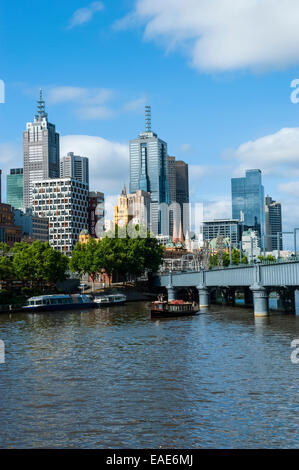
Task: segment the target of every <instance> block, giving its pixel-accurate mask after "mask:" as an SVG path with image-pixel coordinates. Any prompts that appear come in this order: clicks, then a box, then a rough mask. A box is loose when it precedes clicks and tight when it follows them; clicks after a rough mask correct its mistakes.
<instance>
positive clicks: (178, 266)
mask: <svg viewBox="0 0 299 470" xmlns="http://www.w3.org/2000/svg"><path fill="white" fill-rule="evenodd" d="M298 261H299V256H296V257H295V256H291V257H289V258H280V259H277V260H275V261H271V260H262V261H260V260H259V261H256V262H251V263H246V264H245V263H240V264H231V265H229V266H223V267H219V266H216V265H215V266H213V265H211V266H210V269H209V271H218V270H219V269H221V270H224V269H240V268H246V267H248V266H255V265H257V264H259V265H260V266H273V265H278V264H289V263H296V262H298ZM201 269H202V264H201V262H200V261H198V260H191V261H189V260H185V259H184V260H181V259H167V260H164V263H163V264H162V266H161V267H160V269H159V271H158V273H159V274H166V273H169V272H198V271H200V270H201Z"/></svg>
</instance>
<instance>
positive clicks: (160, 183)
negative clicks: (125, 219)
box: [130, 106, 170, 234]
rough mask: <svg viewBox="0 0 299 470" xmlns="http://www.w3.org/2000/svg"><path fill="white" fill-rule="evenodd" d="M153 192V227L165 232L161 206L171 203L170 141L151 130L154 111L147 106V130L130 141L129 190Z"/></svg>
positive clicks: (133, 191)
mask: <svg viewBox="0 0 299 470" xmlns="http://www.w3.org/2000/svg"><path fill="white" fill-rule="evenodd" d="M138 190H142V191H145V192H149V193H150V194H151V229H152V231H153V232H154V233H155V234H159V233H161V231H162V222H164V221H162V220H161V211H160V205H161V204H163V203H166V204H169V202H170V197H169V182H168V153H167V143H166V142H164V141H163V140H161V139H159V138H158V136H157V134H155V133H154V132H152V130H151V110H150V107H149V106H146V119H145V132H143V133H141V134H140V135H139V137H138V138H137V139H134V140H131V142H130V193H135V192H136V191H138Z"/></svg>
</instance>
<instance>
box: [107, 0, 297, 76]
mask: <svg viewBox="0 0 299 470" xmlns="http://www.w3.org/2000/svg"><path fill="white" fill-rule="evenodd" d="M139 23H141V24H144V25H145V33H144V34H145V38H146V39H148V40H156V41H157V42H158V43H159V44H161V43H163V44H164V45H165V47H166V49H167V50H169V49H180V50H182V51H183V52H184V53H185V54H187V55H188V57H189V59H190V62H191V65H192V66H193V67H195V68H197V69H198V70H204V71H228V70H234V69H243V68H251V69H265V68H280V67H285V66H287V65H294V64H295V65H296V64H298V63H299V52H298V46H297V45H298V41H299V28H298V23H299V2H298V1H297V0H284V1H283V2H282V1H281V0H238V1H236V0H213V1H211V0H184V1H182V0H135V9H134V11H133V12H132V13H130V14H129V15H128V16H127V17H126V18H124V19H123V20H120V21H118V22H117V23H116V27H117V28H127V27H129V26H132V25H135V24H139Z"/></svg>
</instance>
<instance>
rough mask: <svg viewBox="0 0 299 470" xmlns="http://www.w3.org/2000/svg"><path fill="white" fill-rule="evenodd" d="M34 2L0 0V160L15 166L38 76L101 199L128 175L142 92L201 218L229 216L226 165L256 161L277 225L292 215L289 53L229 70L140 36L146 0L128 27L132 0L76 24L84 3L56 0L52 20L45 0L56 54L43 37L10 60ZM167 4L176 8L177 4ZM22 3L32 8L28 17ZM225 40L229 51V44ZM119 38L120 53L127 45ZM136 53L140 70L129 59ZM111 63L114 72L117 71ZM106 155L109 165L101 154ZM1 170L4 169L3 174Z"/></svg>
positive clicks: (65, 146)
mask: <svg viewBox="0 0 299 470" xmlns="http://www.w3.org/2000/svg"><path fill="white" fill-rule="evenodd" d="M138 3H139V4H141V3H144V4H145V3H146V2H138ZM186 3H188V2H186ZM35 4H37V2H36V1H35V0H33V2H32V3H31V4H30V6H29V8H25V7H24V6H20V13H19V15H17V17H15V15H14V11H13V8H12V5H9V3H8V2H6V4H5V8H4V16H3V17H4V20H5V22H6V24H11V21H12V18H13V20H14V25H15V26H14V29H13V30H12V32H13V37H12V32H11V31H6V33H7V42H6V43H5V44H4V45H3V48H2V51H1V53H2V54H3V63H4V64H5V65H4V69H3V71H2V76H1V79H3V80H4V81H5V86H6V87H5V90H6V95H5V103H4V104H1V105H0V125H1V129H2V133H1V142H0V159H1V164H2V166H3V170H5V171H6V172H7V171H8V170H9V169H10V168H17V167H21V166H22V163H21V162H22V155H21V132H22V131H23V126H24V123H25V122H27V121H28V120H30V118H31V116H32V113H33V112H34V108H35V106H34V101H35V100H36V95H37V93H38V89H39V88H40V87H42V88H43V89H45V99H46V101H47V110H48V112H49V115H50V121H51V122H55V124H56V128H57V131H58V132H59V133H60V135H61V140H62V142H61V154H62V155H63V154H64V155H65V154H67V153H68V152H69V151H74V153H75V154H78V155H86V156H89V157H90V165H91V174H92V178H91V189H93V190H98V189H100V190H101V191H103V192H105V194H106V195H107V200H109V195H111V196H113V198H114V199H115V197H117V195H118V194H119V191H120V189H121V187H123V184H124V183H127V184H128V183H129V178H128V176H127V177H126V178H124V176H123V175H124V174H126V175H128V174H129V172H128V168H129V153H128V147H129V145H128V142H129V140H130V138H132V136H134V135H136V132H137V131H138V130H139V129H140V128H141V126H142V123H143V108H144V104H145V103H146V102H147V103H149V104H151V106H152V110H153V128H154V129H155V130H157V132H158V134H159V135H161V136H163V139H165V141H166V142H167V143H168V147H169V148H168V150H169V155H175V156H176V158H177V159H182V160H184V161H186V162H187V163H188V164H189V165H190V193H191V200H192V201H193V202H194V201H196V202H204V204H205V218H207V219H211V218H221V217H230V178H231V176H241V175H242V173H243V171H244V170H245V169H250V168H260V169H261V170H262V172H263V178H264V186H265V190H266V192H269V193H271V195H272V197H273V198H274V199H275V200H279V201H280V202H281V203H282V205H283V207H284V211H283V226H284V228H285V229H286V230H288V229H289V228H291V226H294V225H298V223H297V222H296V220H299V209H298V207H297V194H298V189H297V187H298V183H297V175H298V172H297V173H296V161H297V156H298V155H299V138H298V134H299V130H298V128H297V122H298V109H299V107H298V106H296V105H294V104H293V103H292V102H291V99H290V95H291V92H292V91H293V89H292V88H291V86H290V85H291V82H292V81H293V80H294V79H295V78H296V77H297V70H296V61H295V60H294V59H290V60H288V61H287V63H286V64H284V68H282V67H281V64H279V60H278V59H277V62H275V58H273V63H271V64H267V61H266V58H265V55H264V56H263V58H262V59H261V63H260V67H258V65H257V64H256V63H254V60H252V61H253V63H250V61H249V62H248V63H247V62H246V61H245V63H244V64H243V65H242V64H239V63H238V62H237V63H236V64H235V65H233V64H231V63H228V67H227V70H225V67H220V66H219V67H218V69H217V67H216V68H215V69H213V70H211V69H210V68H209V67H202V66H193V67H192V66H191V67H190V63H189V62H188V60H186V56H185V55H184V53H180V52H179V51H177V49H176V48H174V49H173V50H171V51H169V52H168V53H167V54H166V55H165V53H164V50H163V47H164V46H163V45H162V46H158V47H157V45H156V44H155V43H154V41H152V40H151V38H150V37H149V38H148V40H144V31H145V28H146V27H148V28H149V27H150V26H151V25H152V24H153V21H154V19H155V18H156V19H158V18H160V16H159V15H161V14H162V13H159V12H158V11H157V8H156V5H155V4H153V10H152V19H147V20H145V19H144V18H143V19H142V22H141V23H142V24H141V26H140V25H139V26H138V27H136V25H135V26H134V25H133V26H131V27H130V28H129V27H128V26H126V24H124V22H122V28H121V27H120V24H119V20H122V19H123V18H125V17H127V15H128V14H129V13H130V12H131V11H132V10H133V9H134V5H136V2H133V1H132V2H129V4H128V2H118V6H111V5H109V4H108V3H107V2H103V6H104V8H102V9H101V10H99V11H97V12H94V14H93V15H91V17H90V21H86V22H83V23H81V24H79V23H78V21H77V22H76V21H75V20H74V18H76V17H77V16H76V15H75V12H76V11H77V10H78V9H80V8H82V7H84V6H85V7H87V6H88V5H89V3H88V2H81V1H75V2H73V3H72V5H59V11H60V23H59V24H57V22H56V13H57V8H58V3H57V2H55V1H54V2H53V3H52V5H53V6H52V9H51V12H49V22H48V24H47V28H49V30H47V32H48V33H49V34H48V36H49V37H51V41H52V42H51V44H52V43H53V45H55V44H56V43H57V44H58V42H59V48H55V53H54V49H53V50H52V48H49V47H48V49H47V58H44V57H42V56H41V54H40V58H39V61H38V62H37V63H31V65H30V67H28V65H27V62H28V58H29V55H28V54H30V45H29V46H27V47H26V50H25V51H24V50H22V54H21V53H20V52H21V50H20V48H19V47H17V48H16V50H17V58H18V60H16V61H14V63H12V62H11V60H8V59H9V54H10V48H11V47H14V46H16V44H20V43H21V35H22V34H23V33H24V26H23V24H22V22H23V19H24V18H25V19H26V20H28V30H26V34H28V39H29V41H28V42H29V44H30V39H31V37H32V35H33V33H34V35H36V34H37V33H38V32H39V28H41V22H40V19H41V17H42V14H43V8H39V9H36V8H35ZM175 8H176V10H177V9H180V8H181V9H182V11H183V9H184V6H183V5H182V6H176V7H175ZM31 9H34V11H35V15H34V19H33V18H30V17H29V15H30V12H31ZM163 11H164V6H163V5H162V6H161V12H163ZM139 16H140V15H139ZM72 18H73V20H72V21H71V19H72ZM242 18H243V17H242ZM243 19H244V18H243ZM70 25H72V26H70ZM116 25H117V26H118V27H116ZM50 32H51V34H50ZM49 41H50V39H49V38H47V37H44V40H43V42H42V44H41V45H40V44H36V43H35V53H36V54H37V55H38V54H39V53H40V51H41V49H40V48H41V47H45V46H46V47H47V45H48V42H49ZM90 44H94V45H95V47H94V48H92V47H90ZM74 46H75V47H78V54H79V55H80V58H81V59H80V60H82V67H81V68H80V69H76V74H75V75H74V74H73V73H70V70H72V69H73V65H74V60H73V58H72V57H71V56H70V55H67V52H68V51H69V49H70V47H74ZM97 46H98V47H97ZM225 47H226V49H225V52H226V56H227V52H229V46H228V45H227V44H225ZM252 47H253V46H252ZM129 49H130V51H131V56H130V57H128V56H127V54H125V51H126V50H129ZM95 51H99V52H98V55H99V58H100V60H99V61H98V60H96V61H95V60H94V54H95V53H97V52H95ZM190 51H191V49H190ZM187 52H188V51H187ZM254 53H255V54H256V55H257V52H256V51H254ZM253 57H254V54H253ZM136 59H138V63H139V64H140V66H139V67H138V71H136V69H135V68H134V67H133V63H134V60H135V61H136ZM244 60H245V59H244ZM148 61H150V63H151V65H152V68H151V69H150V70H149V68H148V67H146V65H147V64H148ZM49 64H50V65H51V67H49ZM279 67H280V69H279ZM119 69H121V70H122V73H121V74H117V73H116V71H117V70H119ZM156 70H159V74H158V77H159V79H158V80H157V79H156V78H157V74H156V73H155V71H156ZM16 77H18V79H17V80H16ZM58 77H59V78H58ZM97 77H101V78H100V79H99V78H97ZM245 108H246V113H245V112H244V109H245ZM229 149H230V150H229ZM112 157H114V159H115V165H114V167H113V168H111V165H110V164H109V162H111V158H112ZM5 179H6V178H5V175H4V177H3V184H4V185H5ZM211 182H213V183H214V184H211ZM3 199H5V198H3Z"/></svg>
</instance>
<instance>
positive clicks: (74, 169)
mask: <svg viewBox="0 0 299 470" xmlns="http://www.w3.org/2000/svg"><path fill="white" fill-rule="evenodd" d="M60 178H73V179H75V180H79V181H82V183H87V184H89V163H88V158H87V157H80V156H79V155H74V153H73V152H69V153H68V154H67V155H66V156H64V157H62V158H61V160H60Z"/></svg>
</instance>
